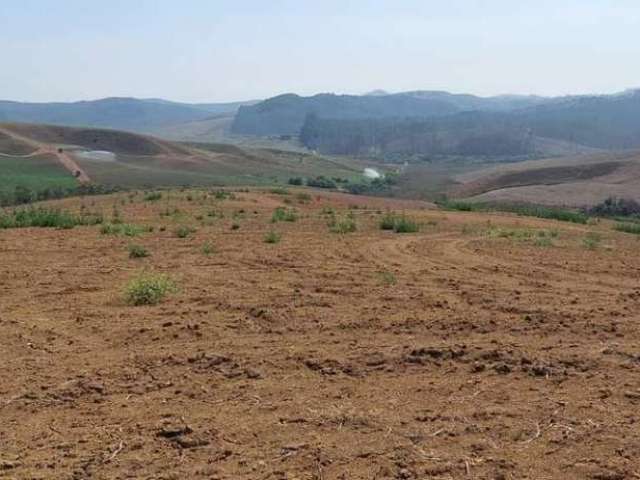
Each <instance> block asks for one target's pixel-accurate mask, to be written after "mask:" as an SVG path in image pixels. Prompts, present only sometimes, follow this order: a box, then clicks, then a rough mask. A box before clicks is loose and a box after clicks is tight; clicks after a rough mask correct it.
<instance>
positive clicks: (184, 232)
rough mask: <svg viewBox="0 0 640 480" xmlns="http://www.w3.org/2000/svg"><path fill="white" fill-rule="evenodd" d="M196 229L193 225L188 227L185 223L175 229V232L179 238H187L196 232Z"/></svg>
mask: <svg viewBox="0 0 640 480" xmlns="http://www.w3.org/2000/svg"><path fill="white" fill-rule="evenodd" d="M195 231H196V229H195V228H193V227H187V226H185V225H181V226H179V227H178V228H176V229H175V231H174V233H175V234H176V237H178V238H187V237H188V236H189V235H191V234H192V233H195Z"/></svg>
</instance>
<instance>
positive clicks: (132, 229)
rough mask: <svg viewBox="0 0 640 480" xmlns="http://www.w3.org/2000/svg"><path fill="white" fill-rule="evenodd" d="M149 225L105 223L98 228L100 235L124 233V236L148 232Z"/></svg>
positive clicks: (135, 235)
mask: <svg viewBox="0 0 640 480" xmlns="http://www.w3.org/2000/svg"><path fill="white" fill-rule="evenodd" d="M149 231H150V228H149V227H142V226H140V225H134V224H130V223H117V224H113V223H105V224H104V225H102V227H101V228H100V233H101V234H102V235H124V236H125V237H137V236H138V235H141V234H143V233H144V232H149Z"/></svg>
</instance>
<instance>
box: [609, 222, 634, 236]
mask: <svg viewBox="0 0 640 480" xmlns="http://www.w3.org/2000/svg"><path fill="white" fill-rule="evenodd" d="M613 228H614V230H617V231H618V232H624V233H632V234H634V235H640V223H616V224H615V225H614V226H613Z"/></svg>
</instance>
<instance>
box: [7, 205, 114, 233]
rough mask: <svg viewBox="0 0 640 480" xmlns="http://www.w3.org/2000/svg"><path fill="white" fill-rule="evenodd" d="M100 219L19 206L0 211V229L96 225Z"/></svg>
mask: <svg viewBox="0 0 640 480" xmlns="http://www.w3.org/2000/svg"><path fill="white" fill-rule="evenodd" d="M102 221H103V218H102V215H96V214H82V215H75V214H73V213H70V212H67V211H63V210H57V209H49V208H20V209H16V210H12V211H10V212H7V213H0V229H4V228H28V227H40V228H61V229H69V228H73V227H75V226H78V225H98V224H100V223H102Z"/></svg>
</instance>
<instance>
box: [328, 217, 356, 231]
mask: <svg viewBox="0 0 640 480" xmlns="http://www.w3.org/2000/svg"><path fill="white" fill-rule="evenodd" d="M357 229H358V225H357V224H356V221H355V219H354V218H353V217H351V216H347V217H345V218H342V219H339V220H338V219H336V218H335V217H334V218H333V219H331V221H330V222H329V230H330V231H331V232H332V233H339V234H345V233H353V232H355V231H356V230H357Z"/></svg>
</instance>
